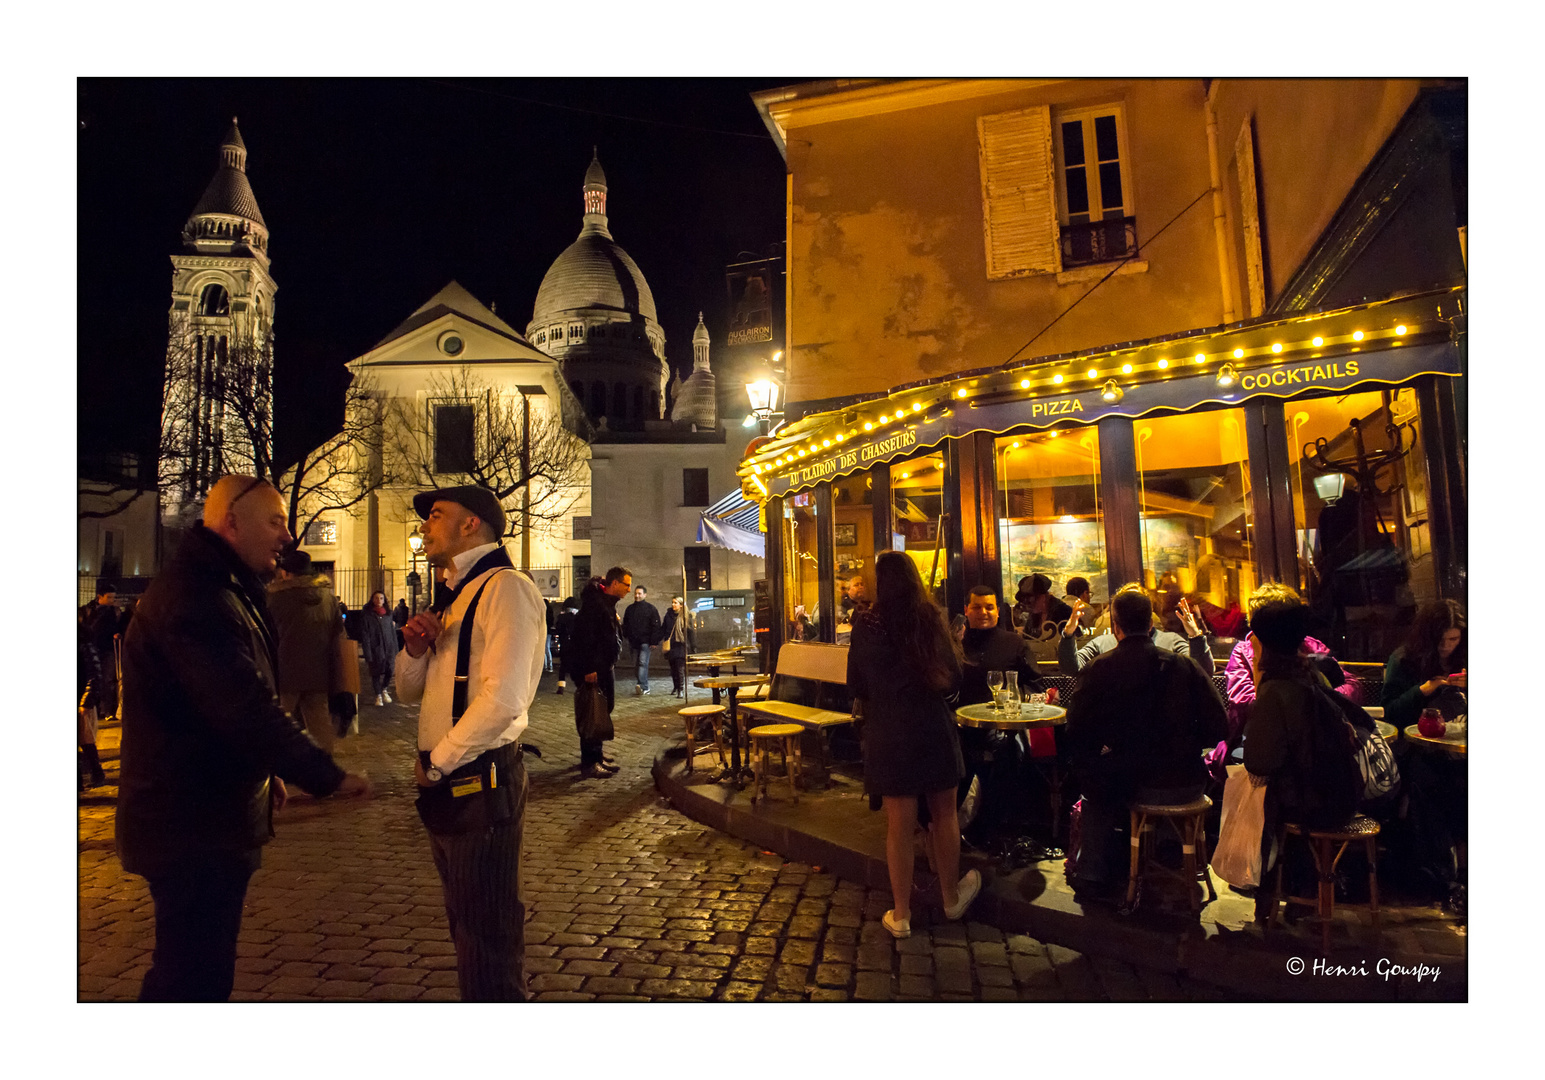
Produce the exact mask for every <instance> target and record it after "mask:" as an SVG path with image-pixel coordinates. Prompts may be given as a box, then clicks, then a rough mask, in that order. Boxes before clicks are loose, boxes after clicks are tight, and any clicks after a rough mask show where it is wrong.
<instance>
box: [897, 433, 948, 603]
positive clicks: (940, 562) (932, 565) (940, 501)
mask: <svg viewBox="0 0 1545 1080" xmlns="http://www.w3.org/2000/svg"><path fill="white" fill-rule="evenodd" d="M890 470H891V548H892V549H893V550H895V551H905V552H906V553H907V554H908V555H910V556H911V557H912V561H913V562H915V563H917V569H918V573H919V574H921V575H922V578H923V582H924V584H927V585H929V586H930V587H931V591H932V593H933V598H934V599H935V600H937V601H938V602H939V604H940V605H941V606H943V605H945V604H946V603H947V602H946V600H945V598H944V577H945V574H944V571H945V567H946V566H947V565H948V564H949V537H948V536H945V537H942V538H941V537H940V535H939V518H940V515H942V514H943V513H944V455H943V454H942V453H938V454H929V455H928V456H927V457H919V458H913V459H912V460H910V461H901V462H897V463H896V464H894V465H892V466H891V467H890ZM955 531H956V530H951V529H948V528H946V532H950V533H954V532H955ZM935 553H937V557H935ZM930 575H931V576H932V580H931V581H930V580H929V579H930Z"/></svg>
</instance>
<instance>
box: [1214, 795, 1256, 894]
mask: <svg viewBox="0 0 1545 1080" xmlns="http://www.w3.org/2000/svg"><path fill="white" fill-rule="evenodd" d="M1265 828H1266V785H1265V784H1259V785H1257V784H1254V783H1251V781H1250V774H1249V773H1248V772H1246V771H1245V767H1244V766H1243V765H1230V766H1229V767H1228V780H1227V782H1226V783H1225V784H1224V785H1223V823H1222V825H1221V826H1220V827H1219V829H1218V846H1217V849H1216V850H1215V851H1214V852H1213V853H1212V869H1213V873H1215V874H1217V875H1218V876H1219V877H1220V878H1222V879H1223V880H1224V881H1226V882H1228V883H1229V884H1230V885H1259V884H1260V883H1261V833H1262V832H1263V831H1264V830H1265Z"/></svg>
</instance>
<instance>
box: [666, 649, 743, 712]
mask: <svg viewBox="0 0 1545 1080" xmlns="http://www.w3.org/2000/svg"><path fill="white" fill-rule="evenodd" d="M745 662H746V661H744V660H742V659H741V657H740V656H739V655H738V654H737V653H735V652H733V651H732V650H729V649H724V650H721V651H720V652H711V653H689V654H688V655H687V672H688V674H689V675H690V673H691V672H692V669H694V668H696V669H697V670H698V671H706V672H708V676H709V678H712V679H717V678H718V677H719V669H721V668H729V669H730V674H731V675H739V674H740V665H741V664H743V663H745ZM690 685H691V680H690V678H689V679H688V686H690ZM697 685H698V686H702V685H703V684H702V683H698V684H697ZM681 698H682V702H683V703H684V704H690V702H688V701H687V687H683V688H682V691H681ZM713 703H714V704H715V705H717V704H719V691H717V690H715V691H714V692H713Z"/></svg>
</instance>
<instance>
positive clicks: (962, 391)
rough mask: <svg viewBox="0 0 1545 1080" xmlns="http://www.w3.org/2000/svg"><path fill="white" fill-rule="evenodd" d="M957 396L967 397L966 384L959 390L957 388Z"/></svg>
mask: <svg viewBox="0 0 1545 1080" xmlns="http://www.w3.org/2000/svg"><path fill="white" fill-rule="evenodd" d="M955 396H956V397H965V396H966V388H965V387H964V386H962V387H961V388H960V389H959V390H956V391H955Z"/></svg>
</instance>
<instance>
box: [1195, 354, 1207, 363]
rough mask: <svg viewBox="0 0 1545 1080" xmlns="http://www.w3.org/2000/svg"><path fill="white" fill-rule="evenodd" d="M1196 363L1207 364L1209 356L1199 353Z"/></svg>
mask: <svg viewBox="0 0 1545 1080" xmlns="http://www.w3.org/2000/svg"><path fill="white" fill-rule="evenodd" d="M1196 362H1197V363H1198V364H1205V363H1206V362H1207V355H1206V354H1205V353H1197V354H1196Z"/></svg>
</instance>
